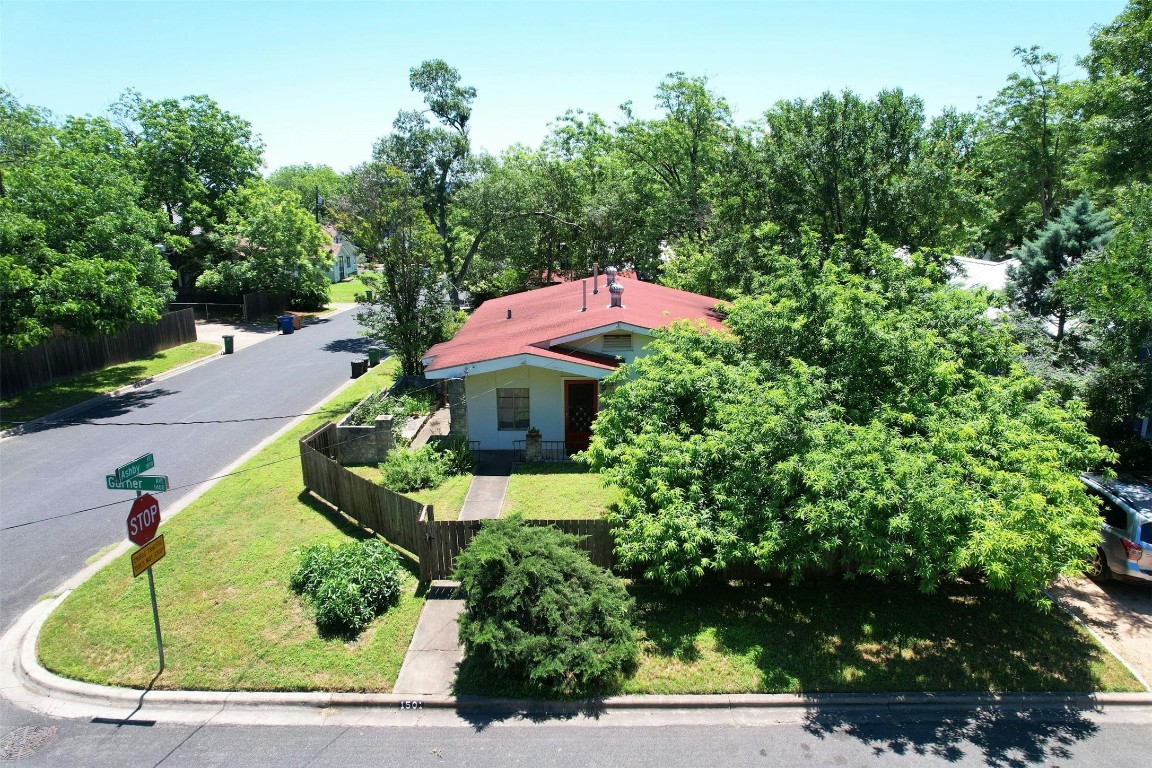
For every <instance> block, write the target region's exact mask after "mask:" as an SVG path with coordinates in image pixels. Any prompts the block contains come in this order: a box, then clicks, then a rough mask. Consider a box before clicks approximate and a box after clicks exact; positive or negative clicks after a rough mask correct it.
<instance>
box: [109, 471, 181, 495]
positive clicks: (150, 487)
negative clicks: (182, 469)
mask: <svg viewBox="0 0 1152 768" xmlns="http://www.w3.org/2000/svg"><path fill="white" fill-rule="evenodd" d="M104 481H105V482H106V483H107V484H108V490H110V491H156V492H157V493H164V492H165V491H167V490H168V475H136V477H133V478H131V479H129V480H117V479H116V475H104Z"/></svg>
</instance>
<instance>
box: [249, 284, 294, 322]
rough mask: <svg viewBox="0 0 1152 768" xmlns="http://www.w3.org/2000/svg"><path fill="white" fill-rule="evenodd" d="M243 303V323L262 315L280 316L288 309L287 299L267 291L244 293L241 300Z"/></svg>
mask: <svg viewBox="0 0 1152 768" xmlns="http://www.w3.org/2000/svg"><path fill="white" fill-rule="evenodd" d="M241 301H242V302H243V303H244V308H243V312H244V322H246V323H249V322H252V321H253V320H255V319H256V318H258V317H261V316H263V315H282V314H284V310H285V309H287V308H288V297H287V296H281V295H279V294H275V293H268V292H267V291H256V292H255V293H246V294H244V296H243V297H242V298H241Z"/></svg>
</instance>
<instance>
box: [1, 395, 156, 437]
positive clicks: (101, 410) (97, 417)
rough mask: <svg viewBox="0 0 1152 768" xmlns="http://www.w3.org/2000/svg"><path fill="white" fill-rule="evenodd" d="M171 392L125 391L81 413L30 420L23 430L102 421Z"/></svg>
mask: <svg viewBox="0 0 1152 768" xmlns="http://www.w3.org/2000/svg"><path fill="white" fill-rule="evenodd" d="M171 394H173V390H170V389H162V388H149V389H145V390H137V391H133V392H127V393H125V394H123V395H117V396H116V397H111V398H108V399H107V401H106V402H103V403H100V404H99V405H94V406H92V407H91V408H87V409H85V410H84V411H83V413H79V414H76V415H75V416H69V417H65V418H62V419H46V420H44V421H39V422H31V423H29V424H27V425H26V426H25V427H24V430H23V432H24V434H32V433H33V432H44V431H46V430H50V429H60V428H61V427H72V426H76V425H78V424H94V423H104V422H105V420H106V419H114V418H117V417H119V416H126V415H128V414H130V413H134V412H135V411H138V410H141V409H143V408H147V407H148V406H149V405H151V403H152V401H153V400H158V399H160V398H162V397H165V396H166V395H171Z"/></svg>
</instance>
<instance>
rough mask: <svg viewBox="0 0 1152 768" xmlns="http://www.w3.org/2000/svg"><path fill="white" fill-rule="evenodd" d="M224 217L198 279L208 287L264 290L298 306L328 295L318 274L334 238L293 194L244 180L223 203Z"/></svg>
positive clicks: (317, 303)
mask: <svg viewBox="0 0 1152 768" xmlns="http://www.w3.org/2000/svg"><path fill="white" fill-rule="evenodd" d="M226 205H227V208H228V216H227V218H226V219H225V220H224V222H223V223H222V224H221V225H220V226H219V229H218V231H217V233H216V238H217V243H216V246H217V247H216V248H215V249H214V251H215V254H214V256H213V257H212V258H211V259H210V260H209V262H208V265H207V268H206V269H205V270H204V272H203V273H202V274H201V275H200V277H199V278H198V279H197V281H196V286H197V287H198V288H201V289H203V290H206V291H216V292H220V293H237V294H238V293H249V292H252V291H268V292H269V293H276V294H281V295H284V296H288V297H290V298H291V300H292V301H293V302H294V303H296V304H299V305H300V306H302V307H308V308H319V307H322V306H324V303H325V302H326V301H327V299H328V279H327V277H325V276H324V274H323V273H322V272H321V270H322V269H325V268H327V266H328V265H329V263H330V261H331V256H330V255H329V253H328V251H327V250H326V246H328V245H329V244H330V243H331V242H332V241H331V239H330V238H329V237H328V235H327V234H326V233H325V232H324V230H323V229H321V228H320V225H319V224H317V223H316V222H315V221H314V220H313V218H312V214H310V213H309V212H308V211H306V210H305V209H304V208H302V207H301V206H300V205H299V197H298V196H297V195H296V194H295V192H293V191H290V190H284V189H281V188H279V187H274V186H272V185H271V184H268V183H266V182H264V181H261V180H259V179H256V180H252V181H248V182H246V183H245V184H244V185H243V186H242V187H240V188H239V189H237V190H236V191H235V192H231V193H229V199H228V200H227V201H226Z"/></svg>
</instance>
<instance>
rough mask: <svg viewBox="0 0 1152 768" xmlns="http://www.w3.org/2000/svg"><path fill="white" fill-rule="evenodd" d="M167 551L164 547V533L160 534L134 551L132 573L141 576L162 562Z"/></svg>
mask: <svg viewBox="0 0 1152 768" xmlns="http://www.w3.org/2000/svg"><path fill="white" fill-rule="evenodd" d="M166 554H167V551H166V550H165V549H164V534H160V535H159V536H157V537H156V538H154V539H152V541H150V542H148V543H147V544H145V545H144V546H142V547H140V549H138V550H136V551H135V552H133V553H132V575H133V576H139V575H140V574H142V573H144V571H146V570H148V569H149V568H151V567H152V566H153V565H155V564H156V563H158V562H160V558H162V557H164V555H166Z"/></svg>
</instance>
